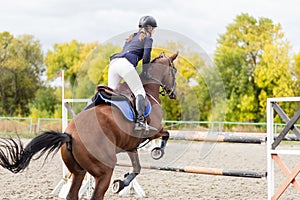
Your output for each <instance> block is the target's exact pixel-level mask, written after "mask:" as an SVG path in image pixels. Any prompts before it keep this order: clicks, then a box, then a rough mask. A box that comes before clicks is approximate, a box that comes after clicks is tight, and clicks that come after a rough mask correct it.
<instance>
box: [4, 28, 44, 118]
mask: <svg viewBox="0 0 300 200" xmlns="http://www.w3.org/2000/svg"><path fill="white" fill-rule="evenodd" d="M43 71H44V68H43V54H42V50H41V45H40V42H39V41H38V40H36V39H35V38H34V37H33V36H31V35H22V36H20V37H15V36H13V35H12V34H10V33H9V32H2V33H0V99H1V102H0V113H1V114H2V115H8V116H13V115H15V116H16V115H22V116H26V115H28V114H29V108H28V104H29V102H30V101H31V100H32V99H34V97H35V93H36V91H37V90H38V88H39V87H40V86H41V85H42V81H41V76H42V73H43Z"/></svg>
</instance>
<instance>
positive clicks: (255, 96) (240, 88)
mask: <svg viewBox="0 0 300 200" xmlns="http://www.w3.org/2000/svg"><path fill="white" fill-rule="evenodd" d="M289 50H290V46H289V43H288V42H287V41H286V40H285V39H284V33H283V32H282V29H281V25H280V24H274V23H273V22H272V20H270V19H268V18H259V19H256V18H254V17H252V16H249V15H248V14H241V15H238V16H237V17H236V19H235V20H234V22H233V23H231V24H229V25H228V26H227V29H226V33H225V34H223V35H221V36H220V38H219V39H218V46H217V49H216V52H215V58H214V60H215V64H216V66H217V67H218V69H219V71H220V73H221V74H222V77H223V80H224V84H225V88H226V100H227V110H226V120H227V121H265V106H266V100H267V98H268V97H282V96H294V95H295V93H294V91H293V84H294V83H293V81H292V73H291V65H290V58H289ZM232 111H234V112H232Z"/></svg>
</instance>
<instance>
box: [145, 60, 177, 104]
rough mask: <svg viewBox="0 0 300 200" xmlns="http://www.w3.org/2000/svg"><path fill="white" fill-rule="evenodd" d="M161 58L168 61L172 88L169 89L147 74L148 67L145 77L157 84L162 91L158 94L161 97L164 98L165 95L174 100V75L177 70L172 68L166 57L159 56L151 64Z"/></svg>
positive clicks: (172, 65)
mask: <svg viewBox="0 0 300 200" xmlns="http://www.w3.org/2000/svg"><path fill="white" fill-rule="evenodd" d="M161 58H167V59H168V62H169V75H171V76H172V86H171V88H170V87H169V86H168V85H166V84H165V83H164V82H163V81H160V80H158V79H157V78H155V77H153V76H152V75H151V74H150V73H149V72H148V70H149V68H150V67H149V68H148V69H147V70H145V77H146V78H147V79H150V80H153V81H155V82H157V83H159V85H160V87H161V88H162V89H163V90H162V91H160V92H159V93H160V94H161V95H162V96H165V95H166V94H167V95H168V96H169V97H170V98H174V96H175V95H176V81H175V75H176V72H177V69H176V68H175V67H174V64H173V63H172V61H171V60H170V58H169V57H166V56H164V55H160V56H158V57H156V58H154V59H153V60H152V61H151V64H152V63H154V62H155V61H156V60H158V59H161ZM173 95H174V96H173Z"/></svg>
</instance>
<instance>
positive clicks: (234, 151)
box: [0, 141, 300, 200]
mask: <svg viewBox="0 0 300 200" xmlns="http://www.w3.org/2000/svg"><path fill="white" fill-rule="evenodd" d="M282 147H283V148H294V149H299V147H300V146H295V143H294V144H291V143H289V144H288V145H284V146H282ZM209 149H210V150H211V151H209ZM205 153H208V155H207V156H206V157H203V156H202V155H203V154H205ZM140 155H141V163H142V164H152V165H163V166H166V165H170V166H186V165H192V166H201V167H213V168H222V169H237V170H254V171H266V170H267V161H266V145H260V144H237V143H236V144H233V143H217V144H213V143H203V142H183V141H171V142H169V143H168V146H167V149H166V152H165V156H164V157H163V158H162V159H161V160H159V161H154V160H152V159H151V158H150V153H149V152H148V151H141V152H140ZM118 158H119V160H126V161H127V160H128V159H127V155H126V154H120V155H119V156H118ZM283 159H284V162H285V163H287V164H288V165H287V166H288V168H289V169H290V170H292V169H293V168H294V166H295V163H297V161H299V156H286V157H283ZM42 164H43V159H40V160H34V161H32V162H31V164H30V165H29V168H28V169H27V170H25V171H24V172H23V173H20V174H12V173H10V172H9V171H7V170H5V169H3V168H0V190H1V191H0V200H36V199H43V200H44V199H51V200H60V199H61V198H58V197H57V196H53V195H51V194H50V192H51V191H52V190H53V189H54V187H55V186H56V185H57V184H58V182H59V181H60V180H61V178H62V162H61V161H60V155H59V153H58V154H57V155H55V156H54V157H53V158H52V159H51V158H49V159H48V160H47V162H46V163H45V165H44V166H43V165H42ZM129 170H130V169H129V168H124V167H116V169H115V173H114V175H113V178H112V180H114V179H121V178H122V177H123V174H125V173H126V172H128V171H129ZM276 171H277V174H278V176H277V175H276V182H275V185H276V188H278V187H279V185H280V184H281V183H282V182H283V181H284V178H285V177H284V176H283V175H282V172H281V171H280V169H279V168H278V167H276ZM297 179H298V178H297ZM137 180H138V182H139V184H140V185H141V186H142V187H143V189H144V191H145V193H146V197H138V196H137V195H135V194H134V192H133V191H132V193H131V195H129V196H125V197H124V196H119V195H116V194H113V193H112V192H111V187H110V188H109V190H108V191H107V193H106V199H113V200H114V199H121V200H135V199H138V200H141V199H147V200H157V199H170V200H171V199H172V200H173V199H184V200H187V199H220V200H223V199H230V200H232V199H236V200H241V199H243V200H244V199H249V200H250V199H251V200H253V199H256V200H260V199H267V180H266V178H262V179H260V178H258V179H252V178H239V177H225V176H212V175H199V174H189V173H178V172H167V171H157V170H145V169H144V170H142V173H141V174H140V175H139V176H138V177H137ZM298 181H299V180H298ZM281 199H300V194H298V193H297V191H296V190H295V189H294V188H293V186H289V188H288V190H287V191H286V192H285V193H284V194H283V196H282V198H281Z"/></svg>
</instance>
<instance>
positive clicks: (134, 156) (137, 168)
mask: <svg viewBox="0 0 300 200" xmlns="http://www.w3.org/2000/svg"><path fill="white" fill-rule="evenodd" d="M128 156H129V158H130V161H131V164H132V167H133V172H132V173H128V174H126V175H125V179H124V180H123V182H124V185H125V186H128V185H129V184H130V182H131V181H132V180H133V179H134V178H135V177H136V176H137V175H138V174H139V173H140V172H141V164H140V159H139V154H138V152H137V150H134V151H132V152H128Z"/></svg>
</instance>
